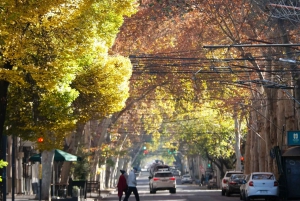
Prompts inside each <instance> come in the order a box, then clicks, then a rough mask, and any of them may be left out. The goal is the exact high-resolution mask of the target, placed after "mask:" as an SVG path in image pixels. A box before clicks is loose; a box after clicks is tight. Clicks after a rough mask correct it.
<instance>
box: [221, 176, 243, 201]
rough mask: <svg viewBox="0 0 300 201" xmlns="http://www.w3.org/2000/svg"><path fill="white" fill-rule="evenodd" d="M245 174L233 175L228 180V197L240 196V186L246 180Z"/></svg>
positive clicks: (226, 193) (226, 192)
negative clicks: (232, 195)
mask: <svg viewBox="0 0 300 201" xmlns="http://www.w3.org/2000/svg"><path fill="white" fill-rule="evenodd" d="M245 176H246V175H244V174H232V175H231V176H230V177H229V179H228V182H227V183H228V186H227V188H226V191H225V195H226V196H230V195H231V194H240V186H241V184H242V183H243V180H244V179H245Z"/></svg>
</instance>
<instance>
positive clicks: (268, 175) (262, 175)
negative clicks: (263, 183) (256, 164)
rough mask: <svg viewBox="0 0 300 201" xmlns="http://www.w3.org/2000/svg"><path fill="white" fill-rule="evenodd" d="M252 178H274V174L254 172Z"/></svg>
mask: <svg viewBox="0 0 300 201" xmlns="http://www.w3.org/2000/svg"><path fill="white" fill-rule="evenodd" d="M252 179H256V180H260V179H270V180H274V175H272V174H254V175H253V176H252Z"/></svg>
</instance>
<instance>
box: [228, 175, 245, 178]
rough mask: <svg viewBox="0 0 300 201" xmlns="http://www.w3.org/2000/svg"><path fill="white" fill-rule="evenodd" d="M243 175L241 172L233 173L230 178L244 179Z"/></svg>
mask: <svg viewBox="0 0 300 201" xmlns="http://www.w3.org/2000/svg"><path fill="white" fill-rule="evenodd" d="M244 178H245V175H243V174H235V175H232V176H231V179H244Z"/></svg>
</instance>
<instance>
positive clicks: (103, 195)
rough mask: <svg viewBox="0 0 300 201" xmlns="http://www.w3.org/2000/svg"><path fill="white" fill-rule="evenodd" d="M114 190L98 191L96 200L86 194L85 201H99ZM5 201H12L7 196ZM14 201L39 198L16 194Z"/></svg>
mask: <svg viewBox="0 0 300 201" xmlns="http://www.w3.org/2000/svg"><path fill="white" fill-rule="evenodd" d="M114 191H115V189H105V190H101V191H100V197H98V198H97V196H96V194H94V193H92V196H93V197H92V198H90V193H87V198H86V201H100V200H102V199H103V198H105V197H107V196H108V195H110V194H111V193H112V192H114ZM6 198H7V199H6V200H7V201H12V199H11V195H7V196H6ZM15 200H16V201H28V200H32V201H34V200H39V198H36V195H20V194H17V195H15Z"/></svg>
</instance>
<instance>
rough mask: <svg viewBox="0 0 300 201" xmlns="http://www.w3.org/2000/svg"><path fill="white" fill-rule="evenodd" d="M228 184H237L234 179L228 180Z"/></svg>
mask: <svg viewBox="0 0 300 201" xmlns="http://www.w3.org/2000/svg"><path fill="white" fill-rule="evenodd" d="M229 184H237V183H236V182H235V181H231V182H229Z"/></svg>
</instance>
